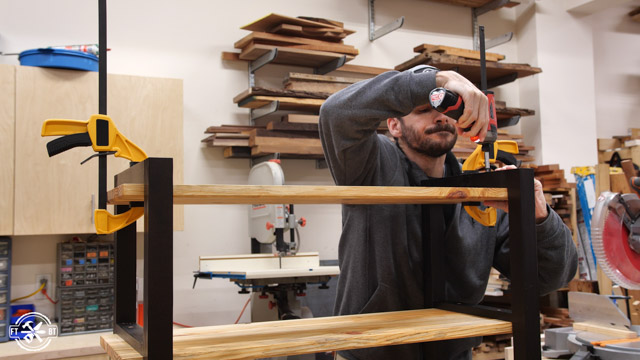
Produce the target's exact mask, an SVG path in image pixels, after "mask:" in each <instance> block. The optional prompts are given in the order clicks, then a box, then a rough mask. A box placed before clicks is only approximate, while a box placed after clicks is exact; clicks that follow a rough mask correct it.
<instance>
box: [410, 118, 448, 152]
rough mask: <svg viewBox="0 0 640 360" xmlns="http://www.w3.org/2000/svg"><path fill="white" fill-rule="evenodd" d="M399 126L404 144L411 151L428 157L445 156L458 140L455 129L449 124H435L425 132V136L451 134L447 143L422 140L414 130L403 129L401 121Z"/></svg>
mask: <svg viewBox="0 0 640 360" xmlns="http://www.w3.org/2000/svg"><path fill="white" fill-rule="evenodd" d="M400 126H401V128H402V136H401V139H402V140H403V141H404V143H405V144H407V146H408V147H409V148H410V149H411V150H413V151H415V152H418V153H420V154H423V155H426V156H429V157H434V158H437V157H440V156H442V155H444V154H446V153H447V152H449V151H450V150H451V149H453V146H454V145H455V144H456V140H457V139H458V133H457V132H456V128H455V126H453V125H451V124H436V125H435V126H433V127H431V128H428V129H427V130H425V134H427V135H428V134H434V133H437V132H441V131H444V132H448V133H451V134H453V138H452V139H451V140H449V141H434V140H431V139H428V138H423V137H421V136H420V134H419V133H418V131H417V130H416V129H415V128H408V127H405V126H404V122H403V121H401V122H400Z"/></svg>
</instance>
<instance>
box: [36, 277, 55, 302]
mask: <svg viewBox="0 0 640 360" xmlns="http://www.w3.org/2000/svg"><path fill="white" fill-rule="evenodd" d="M43 281H46V282H47V284H46V285H45V286H44V289H46V290H47V295H49V297H52V295H51V289H52V288H53V285H52V284H51V274H40V275H36V289H39V288H40V286H41V285H42V282H43ZM34 298H35V299H36V300H44V299H46V298H45V297H44V294H43V293H42V291H39V292H38V293H37V294H36V295H35V296H34Z"/></svg>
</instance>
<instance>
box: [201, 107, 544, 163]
mask: <svg viewBox="0 0 640 360" xmlns="http://www.w3.org/2000/svg"><path fill="white" fill-rule="evenodd" d="M386 130H387V129H386V123H384V122H382V123H380V127H379V128H378V133H380V134H387V136H389V135H388V133H387V131H386ZM205 133H207V134H211V135H209V136H208V137H207V138H205V139H203V140H202V142H203V143H205V144H206V145H207V146H209V147H221V148H223V149H224V156H225V157H226V158H251V157H260V156H265V155H270V154H273V153H279V154H280V156H281V157H282V158H303V159H305V158H306V159H323V158H324V154H323V152H322V145H321V143H320V137H319V133H318V116H317V115H308V114H286V115H284V116H282V117H281V118H279V119H274V120H270V121H269V122H267V123H266V124H264V125H253V126H239V125H222V126H210V127H209V128H207V130H206V131H205ZM498 139H499V140H513V141H516V142H518V143H519V146H518V147H519V150H520V152H519V153H518V154H516V155H515V157H516V159H518V160H520V161H522V162H523V163H524V164H527V163H531V162H532V161H533V160H534V158H533V157H532V156H530V155H529V154H528V153H529V151H531V150H534V148H533V147H532V146H526V145H524V144H523V143H522V140H523V136H522V135H513V134H509V133H508V132H506V131H504V130H499V134H498ZM476 146H477V144H475V143H473V142H471V141H470V140H469V139H468V138H463V137H458V141H457V143H456V145H455V147H454V149H453V153H454V154H455V155H456V157H458V158H459V159H461V160H464V159H466V158H467V157H468V156H469V155H470V154H471V153H472V152H473V150H474V149H475V148H476Z"/></svg>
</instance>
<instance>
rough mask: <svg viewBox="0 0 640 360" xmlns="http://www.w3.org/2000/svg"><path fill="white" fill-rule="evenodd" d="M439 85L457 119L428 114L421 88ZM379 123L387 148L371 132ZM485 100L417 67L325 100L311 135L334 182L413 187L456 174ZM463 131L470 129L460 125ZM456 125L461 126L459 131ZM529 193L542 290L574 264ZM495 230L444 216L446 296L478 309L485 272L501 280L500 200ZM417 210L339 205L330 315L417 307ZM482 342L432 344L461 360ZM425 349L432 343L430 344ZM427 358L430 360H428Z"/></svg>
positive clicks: (400, 356)
mask: <svg viewBox="0 0 640 360" xmlns="http://www.w3.org/2000/svg"><path fill="white" fill-rule="evenodd" d="M435 87H445V88H447V89H449V90H452V91H454V92H455V93H457V94H459V95H460V96H462V98H463V101H464V103H465V113H464V114H463V115H462V116H461V117H460V119H459V120H458V121H457V122H456V121H455V120H453V119H451V118H449V117H447V116H445V115H442V114H440V113H439V112H437V111H435V110H434V109H432V108H431V106H430V105H428V104H429V102H428V96H429V92H430V91H431V90H432V89H433V88H435ZM381 121H386V122H387V126H388V128H389V132H390V133H391V135H392V136H393V137H394V138H395V142H394V141H391V140H390V139H389V138H387V137H386V136H383V135H378V134H377V131H376V130H377V128H378V126H379V124H380V122H381ZM487 123H488V101H487V98H486V96H485V95H484V94H482V92H481V91H480V90H478V89H477V88H476V87H475V86H474V85H473V84H472V83H470V82H469V81H468V80H467V79H465V78H464V77H462V76H461V75H459V74H457V73H455V72H452V71H438V70H437V69H435V68H432V67H424V66H422V67H419V68H414V69H411V70H407V71H404V72H397V71H389V72H386V73H383V74H381V75H378V76H376V77H375V78H372V79H368V80H363V81H360V82H358V83H356V84H354V85H352V86H349V87H348V88H346V89H344V90H341V91H339V92H337V93H335V94H334V95H332V96H331V97H329V99H327V101H326V102H325V103H324V105H323V106H322V108H321V110H320V137H321V140H322V146H323V148H324V153H325V157H326V159H327V162H328V164H329V168H330V169H331V174H332V176H333V178H334V180H335V182H336V184H337V185H362V186H417V185H420V183H421V181H423V180H426V179H429V178H440V177H446V176H452V175H458V174H460V173H461V170H460V164H459V163H458V161H457V159H456V158H455V156H454V155H453V153H452V152H451V149H452V148H453V146H454V144H455V142H456V139H457V136H458V135H461V136H469V137H471V136H474V135H478V136H479V137H480V139H484V137H485V135H486V128H487ZM468 128H470V129H468ZM463 129H468V130H467V131H466V132H465V130H463ZM532 186H534V189H535V204H536V205H535V207H536V208H535V216H536V236H537V246H538V254H537V257H538V279H539V288H540V292H541V294H545V293H548V292H551V291H553V290H556V289H558V288H560V287H562V286H565V285H566V284H567V283H568V282H569V280H571V279H572V277H573V276H574V274H575V272H576V268H577V255H576V250H575V247H574V244H573V241H572V239H571V233H570V231H569V229H568V228H567V227H566V226H565V225H564V223H563V222H562V220H561V219H560V217H559V216H558V215H557V214H556V213H555V212H554V211H553V210H551V208H549V207H548V206H547V204H546V202H545V199H544V195H543V193H542V186H541V184H540V182H539V181H537V180H536V181H535V183H534V184H532ZM485 204H487V205H492V206H494V207H496V208H499V210H498V219H497V222H496V225H495V226H494V227H486V226H483V225H482V224H480V223H478V222H476V221H475V220H473V219H472V218H471V217H470V216H469V215H468V214H467V213H466V212H465V211H464V210H463V209H462V206H461V205H460V204H457V205H455V206H449V207H448V209H446V210H445V222H446V233H445V239H444V240H443V241H444V242H445V249H446V250H445V254H443V256H444V257H445V272H444V273H443V274H436V275H437V276H440V277H444V281H445V298H446V301H448V302H459V303H465V304H478V303H479V302H480V301H481V300H482V298H483V296H484V291H485V289H486V286H487V282H488V279H489V272H490V270H491V267H495V268H496V269H497V270H498V271H500V272H501V273H502V274H504V275H505V276H507V277H509V274H510V271H509V228H508V214H507V213H506V212H505V211H504V210H505V209H506V206H504V205H505V204H500V203H491V204H489V203H485ZM422 246H423V245H422V211H421V205H343V207H342V235H341V238H340V245H339V250H338V251H339V265H340V280H339V283H338V293H337V298H336V304H335V311H334V312H335V314H336V315H348V314H361V313H371V312H385V311H400V310H411V309H421V308H424V293H423V288H424V279H425V277H426V276H430V275H431V274H424V273H423V269H424V267H423V266H424V264H423V259H422V254H423V251H422ZM480 341H481V338H478V337H475V338H468V339H457V340H449V341H442V342H438V343H435V346H436V347H437V350H436V351H437V353H438V354H439V355H438V358H437V360H442V359H451V360H463V359H464V360H467V359H468V360H470V359H471V349H472V348H473V347H474V346H477V345H479V344H480ZM431 346H434V345H433V344H432V345H431ZM425 353H426V352H425V351H424V347H423V345H422V344H412V345H398V346H388V347H378V348H369V349H359V350H349V351H340V352H339V353H338V358H344V359H348V360H388V359H395V360H414V359H415V360H421V359H426V355H425ZM429 360H435V359H429Z"/></svg>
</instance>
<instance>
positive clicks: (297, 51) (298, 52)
mask: <svg viewBox="0 0 640 360" xmlns="http://www.w3.org/2000/svg"><path fill="white" fill-rule="evenodd" d="M241 29H243V30H248V31H251V33H249V34H248V35H246V36H245V37H243V38H242V39H240V40H238V41H236V42H235V44H234V47H235V48H236V49H240V50H241V52H240V54H239V55H238V58H239V59H240V60H256V59H258V58H259V57H260V56H262V55H264V54H266V53H268V52H270V51H272V50H273V49H277V51H278V55H277V57H276V58H275V59H274V60H273V63H276V64H290V65H298V66H309V67H319V66H322V65H325V64H327V63H329V62H331V61H334V60H336V59H339V58H341V57H343V56H345V57H346V59H345V60H346V61H349V60H352V59H353V58H354V57H355V56H356V55H358V49H356V48H355V47H354V46H352V45H347V44H345V43H344V41H343V39H344V38H345V37H347V36H348V35H351V34H353V33H354V32H355V31H353V30H348V29H345V28H344V24H343V23H341V22H339V21H335V20H328V19H318V18H308V17H289V16H283V15H278V14H269V15H267V16H265V17H263V18H261V19H258V20H256V21H254V22H252V23H250V24H248V25H245V26H243V27H242V28H241Z"/></svg>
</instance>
